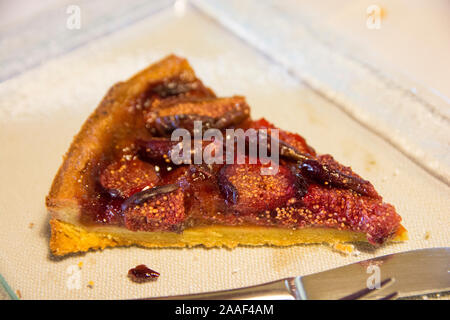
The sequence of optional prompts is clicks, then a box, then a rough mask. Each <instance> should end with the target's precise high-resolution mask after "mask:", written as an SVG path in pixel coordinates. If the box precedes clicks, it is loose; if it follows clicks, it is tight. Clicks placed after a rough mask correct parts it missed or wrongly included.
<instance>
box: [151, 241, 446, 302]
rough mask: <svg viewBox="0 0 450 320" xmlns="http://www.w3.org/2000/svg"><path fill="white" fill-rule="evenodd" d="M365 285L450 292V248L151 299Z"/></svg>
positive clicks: (316, 292) (274, 294)
mask: <svg viewBox="0 0 450 320" xmlns="http://www.w3.org/2000/svg"><path fill="white" fill-rule="evenodd" d="M385 279H393V280H394V281H393V283H392V284H391V285H389V287H387V288H384V287H383V288H382V289H380V290H376V289H377V285H378V284H379V283H381V282H382V281H383V280H385ZM365 288H369V289H374V290H372V291H371V293H370V298H371V299H377V298H382V297H385V296H386V295H389V294H391V293H394V292H397V294H398V297H410V296H415V295H421V294H428V293H437V292H444V291H450V248H448V247H447V248H432V249H420V250H413V251H407V252H402V253H394V254H389V255H385V256H381V257H377V258H373V259H369V260H364V261H360V262H356V263H353V264H349V265H346V266H343V267H338V268H335V269H331V270H327V271H323V272H319V273H314V274H311V275H307V276H298V277H292V278H286V279H281V280H277V281H273V282H269V283H264V284H261V285H256V286H251V287H245V288H239V289H231V290H223V291H216V292H207V293H199V294H193V295H179V296H169V297H159V298H148V299H151V300H153V299H157V300H159V299H177V300H178V299H186V300H198V299H199V300H203V299H208V300H213V299H224V300H228V299H236V300H238V299H242V300H251V299H260V300H266V299H273V300H319V299H320V300H328V299H330V300H334V299H341V298H343V297H345V296H349V295H351V294H353V293H355V292H357V291H360V290H361V289H365Z"/></svg>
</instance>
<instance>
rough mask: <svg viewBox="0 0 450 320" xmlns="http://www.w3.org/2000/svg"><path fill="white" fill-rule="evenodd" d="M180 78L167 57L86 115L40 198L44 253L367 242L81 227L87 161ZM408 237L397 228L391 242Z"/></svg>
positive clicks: (330, 236)
mask: <svg viewBox="0 0 450 320" xmlns="http://www.w3.org/2000/svg"><path fill="white" fill-rule="evenodd" d="M180 75H182V76H183V77H185V78H188V79H193V80H195V79H196V77H195V74H194V71H193V70H192V68H191V67H190V66H189V64H188V62H187V60H185V59H182V58H179V57H176V56H174V55H171V56H169V57H167V58H165V59H164V60H162V61H160V62H158V63H156V64H153V65H151V66H150V67H148V68H147V69H145V70H143V71H141V72H139V73H138V74H136V75H135V76H134V77H132V78H131V79H129V80H128V81H126V82H122V83H118V84H116V85H114V86H113V87H112V88H111V89H110V90H109V92H108V93H107V95H106V96H105V97H104V99H103V100H102V102H101V103H100V105H99V106H98V107H97V109H96V110H95V111H94V112H93V113H92V114H91V115H90V117H89V118H88V119H87V120H86V122H85V123H84V125H83V126H82V128H81V130H80V132H79V133H78V135H77V136H75V138H74V140H73V142H72V144H71V146H70V148H69V151H68V152H67V154H66V155H65V157H64V161H63V164H62V165H61V167H60V168H59V170H58V173H57V175H56V176H55V178H54V181H53V184H52V187H51V190H50V192H49V195H48V197H47V199H46V205H47V208H48V210H49V212H50V214H51V220H50V225H51V238H50V249H51V252H52V253H53V254H54V255H57V256H60V255H65V254H68V253H73V252H80V251H88V250H89V249H104V248H106V247H115V246H129V245H139V246H143V247H186V246H187V247H191V246H196V245H203V246H205V247H222V246H224V247H228V248H233V247H236V246H237V245H251V246H261V245H276V246H289V245H294V244H304V243H323V242H325V243H332V244H334V243H340V242H354V241H364V242H367V239H366V236H365V233H359V232H353V231H343V230H337V229H331V228H317V227H310V228H301V229H297V230H291V229H284V228H276V227H262V226H220V225H214V226H202V227H191V228H187V229H185V230H184V231H183V232H181V233H176V232H167V231H159V232H143V231H138V232H135V231H130V230H128V229H126V228H124V227H118V226H110V225H105V226H103V225H95V226H91V225H85V224H83V223H81V222H80V219H81V216H82V208H83V207H82V204H81V202H80V199H83V197H85V196H86V193H87V192H89V185H86V187H84V186H82V185H81V184H84V183H85V178H86V177H85V175H86V171H87V170H88V169H86V168H88V166H89V162H90V161H92V159H97V158H99V157H101V156H102V154H104V153H105V152H107V148H110V147H111V145H112V141H113V140H114V139H115V135H117V132H116V131H117V130H116V129H117V128H121V127H123V124H124V123H127V122H130V123H132V122H133V121H134V120H133V119H132V113H130V112H128V110H127V108H126V107H124V106H126V105H129V104H130V102H132V101H133V100H135V99H137V98H138V97H139V96H140V95H142V94H143V93H144V92H145V90H146V89H147V88H148V87H149V86H150V85H151V84H152V83H157V82H158V81H161V80H163V79H166V78H170V77H173V76H180ZM407 238H408V236H407V231H406V229H405V228H403V227H402V226H400V228H399V229H398V231H397V234H396V235H395V237H394V238H393V239H391V240H392V241H404V240H406V239H407Z"/></svg>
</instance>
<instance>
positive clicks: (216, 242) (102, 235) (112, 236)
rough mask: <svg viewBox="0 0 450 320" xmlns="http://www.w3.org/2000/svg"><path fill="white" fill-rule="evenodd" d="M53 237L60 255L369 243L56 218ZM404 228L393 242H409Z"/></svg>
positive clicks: (331, 236)
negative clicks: (85, 224)
mask: <svg viewBox="0 0 450 320" xmlns="http://www.w3.org/2000/svg"><path fill="white" fill-rule="evenodd" d="M50 225H51V230H52V236H51V239H50V249H51V251H52V253H53V254H54V255H57V256H61V255H65V254H68V253H72V252H81V251H88V250H89V249H104V248H106V247H116V246H130V245H138V246H142V247H148V248H176V247H193V246H198V245H203V246H205V247H207V248H209V247H227V248H234V247H236V246H238V245H248V246H263V245H274V246H290V245H295V244H306V243H329V244H334V243H343V242H367V240H366V236H365V234H364V233H358V232H352V231H345V230H336V229H325V228H304V229H297V230H290V229H282V228H270V227H256V226H246V227H241V226H207V227H195V228H190V229H186V230H184V232H182V233H175V232H164V231H162V232H132V231H128V230H126V229H123V230H121V229H119V228H114V227H112V228H111V229H112V230H111V231H109V232H107V231H106V230H102V231H88V230H86V229H84V228H82V227H79V226H75V225H73V224H70V223H67V222H62V221H59V220H56V219H52V220H51V221H50ZM407 238H408V237H407V233H406V230H404V229H402V230H400V232H399V233H398V234H397V235H396V236H395V237H394V238H393V239H392V241H405V240H407Z"/></svg>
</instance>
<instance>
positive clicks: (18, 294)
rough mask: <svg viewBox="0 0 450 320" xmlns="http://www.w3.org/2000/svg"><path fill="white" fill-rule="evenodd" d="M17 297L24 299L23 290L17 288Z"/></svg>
mask: <svg viewBox="0 0 450 320" xmlns="http://www.w3.org/2000/svg"><path fill="white" fill-rule="evenodd" d="M16 295H17V298H19V299H22V292H20V290H16Z"/></svg>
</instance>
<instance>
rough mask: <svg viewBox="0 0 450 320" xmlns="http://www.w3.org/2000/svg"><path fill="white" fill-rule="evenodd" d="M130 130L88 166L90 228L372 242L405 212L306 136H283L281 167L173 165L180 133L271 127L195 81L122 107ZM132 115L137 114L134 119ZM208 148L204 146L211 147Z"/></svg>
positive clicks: (385, 235) (175, 80)
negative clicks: (311, 231)
mask: <svg viewBox="0 0 450 320" xmlns="http://www.w3.org/2000/svg"><path fill="white" fill-rule="evenodd" d="M123 108H124V109H127V110H128V113H129V115H128V118H129V119H133V120H132V121H127V122H125V124H126V125H125V126H124V127H122V128H120V130H118V132H117V134H116V135H115V136H114V139H113V140H111V146H110V148H109V149H108V150H107V152H104V153H103V154H102V155H101V156H97V157H96V158H95V159H91V161H90V162H89V163H88V164H87V166H86V167H85V168H84V173H85V174H84V175H83V179H82V183H81V185H82V186H87V187H86V190H84V192H83V193H82V195H81V196H80V197H79V202H80V203H81V204H82V210H81V221H82V223H83V224H84V225H86V226H90V225H111V226H120V227H124V228H127V229H129V230H132V231H151V232H160V231H172V232H182V231H183V230H185V229H187V228H193V227H202V226H208V225H223V226H263V227H279V228H289V229H292V230H296V229H300V228H305V227H321V228H333V229H338V230H346V231H353V232H359V233H365V234H366V235H367V239H368V241H369V242H371V243H372V244H381V243H384V242H385V241H386V240H388V239H390V238H392V237H393V236H394V235H395V234H396V232H397V231H398V230H399V228H400V226H401V225H400V221H401V218H400V216H399V215H398V214H397V213H396V212H395V209H394V207H393V206H392V205H390V204H386V203H383V202H382V198H381V196H379V195H378V193H377V192H376V191H375V189H374V188H373V186H372V185H371V184H370V183H369V182H368V181H365V180H363V179H362V178H360V177H359V176H358V175H357V174H355V173H354V172H353V171H352V170H351V169H350V168H348V167H344V166H342V165H340V164H339V163H337V162H336V161H335V160H334V159H333V158H332V157H331V156H330V155H316V153H315V151H314V149H312V148H311V147H310V146H308V145H307V144H306V141H305V140H304V139H303V138H302V137H301V136H299V135H297V134H294V133H289V132H286V131H283V130H280V133H279V140H280V146H281V147H280V155H281V159H280V162H279V171H278V173H277V174H276V175H266V176H264V175H261V174H260V168H261V167H262V166H264V165H263V164H261V163H257V164H249V163H248V162H249V161H248V162H247V163H246V164H223V165H218V164H217V165H216V164H215V165H205V164H203V165H193V164H189V165H175V164H173V163H172V162H171V160H170V152H171V150H172V147H173V146H174V143H173V142H172V141H170V133H171V132H172V131H173V130H174V129H176V128H186V129H188V130H190V131H192V130H193V121H194V120H201V121H202V124H203V128H204V129H206V128H217V129H219V130H221V131H224V130H225V129H227V128H242V129H248V128H254V129H261V128H265V129H268V131H269V132H270V130H271V129H275V128H276V127H275V126H274V125H272V124H270V123H269V122H268V121H266V120H265V119H260V120H257V121H254V120H252V119H251V118H250V108H249V106H248V105H247V103H246V102H245V99H244V98H243V97H240V96H235V97H231V98H217V97H216V96H215V94H214V93H213V92H212V91H211V90H210V89H208V88H206V87H205V86H204V85H203V84H202V83H201V81H200V80H198V79H196V78H192V77H191V76H183V75H181V76H177V77H171V78H166V79H163V80H161V81H158V82H156V83H153V84H151V85H150V86H149V87H148V88H147V89H146V90H145V92H144V93H143V94H141V95H140V96H139V97H138V98H137V99H135V100H133V101H131V102H127V104H126V105H123ZM130 115H131V116H130ZM205 145H206V144H205Z"/></svg>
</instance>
